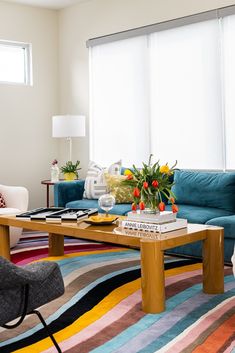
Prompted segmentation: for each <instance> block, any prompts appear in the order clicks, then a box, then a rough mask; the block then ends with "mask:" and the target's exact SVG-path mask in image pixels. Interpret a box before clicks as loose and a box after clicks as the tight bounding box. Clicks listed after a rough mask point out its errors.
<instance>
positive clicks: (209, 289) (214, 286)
mask: <svg viewBox="0 0 235 353" xmlns="http://www.w3.org/2000/svg"><path fill="white" fill-rule="evenodd" d="M206 232H207V238H206V239H205V240H204V241H203V291H204V292H205V293H207V294H220V293H224V230H223V228H215V229H207V230H206Z"/></svg>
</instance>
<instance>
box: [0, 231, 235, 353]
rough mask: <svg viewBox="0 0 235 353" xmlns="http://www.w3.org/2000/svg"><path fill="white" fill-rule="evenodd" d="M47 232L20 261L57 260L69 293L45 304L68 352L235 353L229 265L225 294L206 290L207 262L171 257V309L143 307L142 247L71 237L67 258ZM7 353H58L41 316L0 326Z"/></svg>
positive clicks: (0, 348) (233, 283)
mask: <svg viewBox="0 0 235 353" xmlns="http://www.w3.org/2000/svg"><path fill="white" fill-rule="evenodd" d="M47 246H48V237H47V235H46V234H39V233H27V234H26V235H24V238H23V239H22V240H21V242H20V243H19V245H18V246H17V247H16V248H15V249H14V252H13V256H12V257H13V261H14V262H15V263H17V264H19V265H24V264H26V263H29V262H31V261H35V260H36V261H40V260H44V259H46V260H49V261H50V260H53V261H57V262H58V264H59V266H60V268H61V271H62V274H63V277H64V281H65V285H66V292H65V294H64V295H63V296H62V297H60V298H58V299H57V300H55V301H53V302H52V303H50V304H49V305H45V306H43V307H42V308H40V311H41V313H42V314H43V316H44V318H46V321H47V322H48V323H49V324H50V328H51V330H52V331H53V332H54V334H55V337H56V339H57V341H58V342H59V344H60V347H61V348H62V351H63V352H66V353H78V352H80V353H88V352H92V353H127V352H128V353H137V352H139V353H155V352H161V353H163V352H164V353H173V352H174V353H177V352H178V353H179V352H184V353H189V352H195V353H202V352H203V353H205V352H213V353H221V352H223V353H231V352H235V337H234V333H235V280H234V277H233V276H232V270H231V268H229V267H226V268H225V293H224V294H221V295H207V294H204V293H203V292H202V284H201V283H202V265H201V263H198V262H196V261H194V260H189V259H180V258H172V257H167V258H166V259H165V277H166V299H167V301H166V311H165V312H163V313H161V314H155V315H153V314H145V313H143V311H142V310H141V290H140V285H141V284H140V257H139V252H138V251H137V250H131V249H125V248H122V247H115V246H110V245H107V244H102V243H93V242H87V241H86V242H85V241H80V240H77V239H71V238H68V239H67V238H66V241H65V256H63V257H56V258H55V257H54V258H52V257H48V255H47V254H48V247H47ZM0 341H1V342H0V352H1V353H11V352H17V353H31V352H32V353H34V352H38V353H39V352H41V353H53V352H55V349H54V347H53V346H52V344H51V341H50V339H49V338H48V337H47V336H46V334H45V332H44V330H43V329H42V327H41V325H40V324H39V323H38V320H37V318H34V317H33V316H29V317H27V319H26V320H25V321H24V322H23V324H22V325H21V326H20V327H19V328H17V329H15V330H4V329H1V330H0Z"/></svg>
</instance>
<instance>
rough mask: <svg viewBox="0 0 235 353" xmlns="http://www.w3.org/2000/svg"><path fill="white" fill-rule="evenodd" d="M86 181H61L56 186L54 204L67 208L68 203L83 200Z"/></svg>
mask: <svg viewBox="0 0 235 353" xmlns="http://www.w3.org/2000/svg"><path fill="white" fill-rule="evenodd" d="M84 186H85V180H74V181H60V182H58V183H55V185H54V204H55V206H56V207H65V205H66V203H67V202H70V201H76V200H82V198H83V192H84Z"/></svg>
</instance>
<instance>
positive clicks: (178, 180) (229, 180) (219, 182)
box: [172, 170, 235, 212]
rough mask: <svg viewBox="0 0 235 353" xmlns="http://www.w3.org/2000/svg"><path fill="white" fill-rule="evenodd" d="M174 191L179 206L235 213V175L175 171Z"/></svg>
mask: <svg viewBox="0 0 235 353" xmlns="http://www.w3.org/2000/svg"><path fill="white" fill-rule="evenodd" d="M174 183H175V184H174V186H173V188H172V191H173V192H174V194H175V196H176V202H177V203H178V204H188V205H195V206H202V207H214V208H219V209H223V210H226V211H230V212H235V173H232V172H231V173H229V172H225V173H223V172H221V173H220V172H190V171H184V170H177V171H175V175H174Z"/></svg>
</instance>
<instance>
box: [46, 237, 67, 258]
mask: <svg viewBox="0 0 235 353" xmlns="http://www.w3.org/2000/svg"><path fill="white" fill-rule="evenodd" d="M63 255H64V236H63V235H61V234H53V233H49V256H63Z"/></svg>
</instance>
